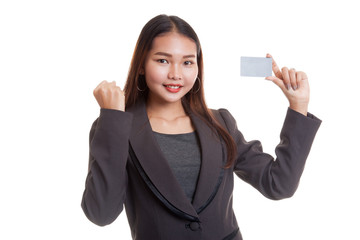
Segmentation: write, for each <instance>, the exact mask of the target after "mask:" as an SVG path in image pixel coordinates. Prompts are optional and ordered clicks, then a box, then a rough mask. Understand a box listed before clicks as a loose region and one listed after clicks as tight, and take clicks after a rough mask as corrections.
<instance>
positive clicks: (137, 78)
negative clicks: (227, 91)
mask: <svg viewBox="0 0 360 240" xmlns="http://www.w3.org/2000/svg"><path fill="white" fill-rule="evenodd" d="M168 32H177V33H180V34H182V35H184V36H186V37H188V38H190V39H192V40H193V41H194V42H195V44H196V49H197V65H198V78H197V81H196V82H195V84H194V86H193V89H192V90H190V91H189V92H188V93H187V94H186V95H185V96H184V97H183V99H182V103H183V105H185V106H186V108H190V110H191V112H193V113H194V114H196V115H197V116H199V117H200V118H201V119H202V120H203V121H204V122H205V123H206V124H207V125H209V126H210V128H211V129H212V130H213V131H214V132H216V133H218V134H219V136H220V137H221V138H222V139H223V140H224V142H225V144H226V147H227V163H226V165H225V167H226V168H229V167H230V166H231V165H232V164H233V163H234V160H235V155H236V145H235V142H234V140H233V138H232V137H231V135H230V134H229V133H228V132H227V131H226V130H225V129H224V128H223V127H222V125H221V124H220V123H219V122H218V121H217V120H216V118H215V117H214V116H213V114H212V113H211V110H210V109H208V107H207V106H206V103H205V97H204V88H203V86H204V84H203V75H204V74H203V57H202V50H201V45H200V41H199V39H198V37H197V35H196V33H195V31H194V30H193V29H192V27H191V26H190V25H189V24H188V23H187V22H185V21H184V20H183V19H181V18H179V17H177V16H167V15H158V16H156V17H154V18H153V19H151V20H150V21H149V22H148V23H147V24H146V25H145V26H144V27H143V29H142V31H141V33H140V36H139V39H138V41H137V43H136V46H135V50H134V54H133V57H132V60H131V65H130V69H129V73H128V78H127V81H126V84H125V87H124V91H125V104H126V108H128V107H130V106H132V105H134V104H135V103H136V102H137V101H138V100H139V99H140V98H145V99H146V98H147V96H148V93H149V89H148V88H147V86H146V81H145V77H144V75H143V74H142V73H141V69H142V67H143V66H144V64H145V59H146V56H147V54H148V52H149V51H150V49H151V45H152V42H153V40H154V38H155V37H157V36H158V35H160V34H164V33H168ZM194 89H195V90H194ZM186 108H185V109H186Z"/></svg>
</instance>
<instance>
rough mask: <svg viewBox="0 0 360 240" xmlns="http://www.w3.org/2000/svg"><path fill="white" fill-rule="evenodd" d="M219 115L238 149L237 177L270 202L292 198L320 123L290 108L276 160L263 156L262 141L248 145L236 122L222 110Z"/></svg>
mask: <svg viewBox="0 0 360 240" xmlns="http://www.w3.org/2000/svg"><path fill="white" fill-rule="evenodd" d="M220 114H221V115H222V117H223V119H224V121H225V124H226V126H227V128H228V130H229V132H230V134H231V135H232V136H233V138H234V140H235V143H236V145H237V158H236V159H235V164H234V166H233V167H234V172H235V174H236V175H237V176H239V177H240V178H241V179H243V180H244V181H245V182H247V183H249V184H251V185H252V186H253V187H255V188H256V189H257V190H259V191H260V192H261V193H262V194H263V195H264V196H265V197H267V198H270V199H273V200H279V199H283V198H288V197H291V196H292V195H293V194H294V193H295V191H296V189H297V187H298V184H299V181H300V177H301V174H302V172H303V170H304V166H305V162H306V158H307V156H308V154H309V152H310V148H311V145H312V143H313V140H314V138H315V135H316V132H317V130H318V128H319V127H320V124H321V120H320V119H318V118H317V117H315V116H314V115H312V114H311V113H308V115H307V116H304V115H302V114H300V113H298V112H296V111H294V110H292V109H291V108H288V110H287V114H286V117H285V121H284V124H283V127H282V130H281V133H280V143H279V144H278V145H277V147H276V149H275V154H276V159H274V158H273V157H272V156H271V155H269V154H267V153H264V152H263V150H262V146H261V143H260V142H259V141H250V142H247V141H246V140H245V139H244V136H243V135H242V133H241V132H240V131H239V130H238V128H237V126H236V121H235V119H234V118H233V116H232V115H231V114H230V113H229V112H228V111H227V110H226V109H220Z"/></svg>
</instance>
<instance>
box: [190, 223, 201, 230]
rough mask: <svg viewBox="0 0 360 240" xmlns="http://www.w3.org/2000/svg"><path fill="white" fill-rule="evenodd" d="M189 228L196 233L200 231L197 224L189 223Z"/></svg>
mask: <svg viewBox="0 0 360 240" xmlns="http://www.w3.org/2000/svg"><path fill="white" fill-rule="evenodd" d="M189 227H190V229H191V230H192V231H197V230H199V229H200V223H199V222H191V223H190V224H189Z"/></svg>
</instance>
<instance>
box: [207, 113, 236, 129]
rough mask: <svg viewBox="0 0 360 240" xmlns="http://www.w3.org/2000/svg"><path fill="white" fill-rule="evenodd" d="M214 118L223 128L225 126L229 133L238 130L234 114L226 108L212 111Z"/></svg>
mask: <svg viewBox="0 0 360 240" xmlns="http://www.w3.org/2000/svg"><path fill="white" fill-rule="evenodd" d="M211 112H212V114H213V116H214V117H215V118H216V120H218V121H219V122H220V123H221V124H222V125H223V126H225V127H226V128H227V129H228V130H229V132H232V131H233V130H235V128H236V120H235V118H234V117H233V116H232V114H231V113H230V112H229V110H227V109H226V108H219V109H211Z"/></svg>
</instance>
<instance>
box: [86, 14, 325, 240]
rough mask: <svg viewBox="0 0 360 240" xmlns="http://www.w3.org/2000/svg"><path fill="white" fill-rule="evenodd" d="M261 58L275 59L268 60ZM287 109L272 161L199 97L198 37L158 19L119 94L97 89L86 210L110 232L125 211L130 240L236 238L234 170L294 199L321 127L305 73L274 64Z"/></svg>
mask: <svg viewBox="0 0 360 240" xmlns="http://www.w3.org/2000/svg"><path fill="white" fill-rule="evenodd" d="M267 57H271V56H270V55H267ZM273 71H274V73H275V76H271V77H267V78H266V79H268V80H272V81H273V82H274V83H275V84H276V85H278V86H279V87H280V88H281V89H282V91H283V92H284V94H285V95H286V97H287V99H288V100H289V103H290V106H289V108H288V110H287V115H286V118H285V122H284V125H283V129H282V131H281V142H280V144H279V145H278V146H277V147H276V156H277V158H276V159H275V160H274V158H273V157H271V156H270V155H268V154H266V153H263V152H262V147H261V144H260V142H259V141H252V142H246V141H245V140H244V137H243V135H242V134H241V132H240V131H239V130H238V129H237V127H236V123H235V120H234V118H233V117H232V116H231V114H230V113H229V112H228V111H227V110H225V109H219V110H210V109H208V108H207V106H206V104H205V99H204V89H203V61H202V51H201V46H200V42H199V39H198V37H197V36H196V34H195V32H194V30H193V29H192V28H191V27H190V25H189V24H187V23H186V22H185V21H184V20H182V19H180V18H178V17H175V16H166V15H159V16H157V17H155V18H153V19H151V20H150V21H149V22H148V23H147V24H146V25H145V26H144V28H143V30H142V32H141V34H140V36H139V39H138V42H137V44H136V47H135V51H134V55H133V59H132V62H131V66H130V70H129V75H128V79H127V82H126V85H125V88H124V91H122V90H121V89H120V88H119V87H118V86H116V83H115V82H110V83H109V82H107V81H103V82H101V83H100V84H99V85H98V86H97V87H96V89H95V90H94V95H95V98H96V100H97V102H98V103H99V105H100V107H101V110H100V116H99V118H98V119H97V120H96V121H95V122H94V124H93V126H92V128H91V131H90V160H89V173H88V176H87V179H86V188H85V191H84V195H83V200H82V208H83V210H84V212H85V214H86V216H87V217H88V218H89V219H90V220H91V221H92V222H94V223H95V224H98V225H101V226H103V225H107V224H110V223H111V222H113V221H114V220H115V219H116V218H117V216H118V215H119V214H120V213H121V212H122V210H123V205H125V209H126V214H127V217H128V220H129V225H130V228H131V233H132V237H133V239H140V240H142V239H151V240H152V239H166V240H167V239H171V240H176V239H196V240H199V239H211V240H217V239H242V237H241V234H240V231H239V227H238V225H237V222H236V218H235V215H234V212H233V208H232V191H233V181H234V180H233V176H234V173H235V174H236V175H237V176H238V177H240V178H241V179H243V180H244V181H246V182H248V183H249V184H251V185H252V186H254V187H255V188H256V189H258V190H259V191H260V192H261V193H262V194H263V195H264V196H266V197H268V198H270V199H282V198H287V197H290V196H292V195H293V194H294V192H295V190H296V188H297V185H298V183H299V179H300V176H301V174H302V171H303V168H304V164H305V160H306V158H307V155H308V154H309V151H310V147H311V145H312V142H313V139H314V137H315V134H316V132H317V129H318V128H319V126H320V123H321V121H320V120H319V119H317V118H316V117H315V116H313V115H312V114H310V113H308V112H307V107H308V103H309V85H308V79H307V76H306V74H305V73H304V72H298V71H295V70H294V69H290V70H288V69H287V68H283V69H282V70H281V71H280V69H279V67H278V66H277V64H276V63H275V61H273Z"/></svg>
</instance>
